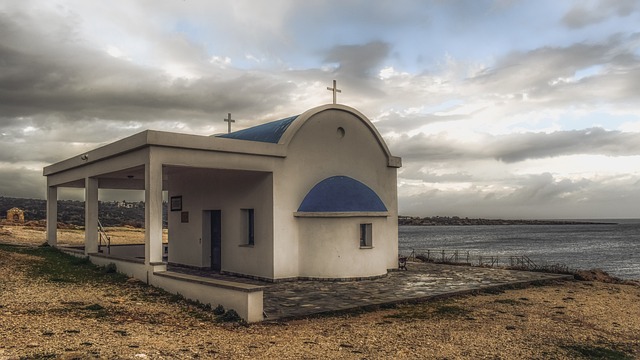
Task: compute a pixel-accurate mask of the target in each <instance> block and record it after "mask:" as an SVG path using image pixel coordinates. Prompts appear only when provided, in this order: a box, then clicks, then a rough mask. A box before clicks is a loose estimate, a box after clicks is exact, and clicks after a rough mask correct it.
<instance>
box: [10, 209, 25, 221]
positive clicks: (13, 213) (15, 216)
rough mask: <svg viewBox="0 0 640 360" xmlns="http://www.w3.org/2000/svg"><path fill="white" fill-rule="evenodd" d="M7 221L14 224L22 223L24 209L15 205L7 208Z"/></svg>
mask: <svg viewBox="0 0 640 360" xmlns="http://www.w3.org/2000/svg"><path fill="white" fill-rule="evenodd" d="M7 222H9V223H14V224H24V211H23V210H20V209H18V208H17V207H14V208H11V209H9V210H7Z"/></svg>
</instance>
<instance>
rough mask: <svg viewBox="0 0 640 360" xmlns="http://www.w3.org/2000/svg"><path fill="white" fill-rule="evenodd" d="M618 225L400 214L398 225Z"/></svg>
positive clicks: (611, 223)
mask: <svg viewBox="0 0 640 360" xmlns="http://www.w3.org/2000/svg"><path fill="white" fill-rule="evenodd" d="M587 224H588V225H617V223H615V222H595V221H577V220H505V219H480V218H478V219H470V218H466V217H465V218H461V217H458V216H451V217H449V216H432V217H413V216H398V225H403V226H404V225H409V226H474V225H587Z"/></svg>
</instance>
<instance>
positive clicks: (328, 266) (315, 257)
mask: <svg viewBox="0 0 640 360" xmlns="http://www.w3.org/2000/svg"><path fill="white" fill-rule="evenodd" d="M387 221H388V220H387V218H367V217H349V218H298V219H297V222H298V224H299V227H298V228H299V239H300V240H299V241H300V253H299V271H300V276H301V277H309V278H332V279H337V278H354V277H355V278H357V277H369V276H377V275H384V274H386V272H387V266H386V258H387V257H388V253H387V252H388V247H387V244H388V243H389V242H390V241H389V240H390V239H389V238H390V234H389V233H388V226H387ZM361 223H362V224H365V223H371V224H372V235H373V239H372V246H371V247H370V248H368V247H365V248H362V247H360V226H359V225H360V224H361Z"/></svg>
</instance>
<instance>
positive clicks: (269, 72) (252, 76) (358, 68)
mask: <svg viewBox="0 0 640 360" xmlns="http://www.w3.org/2000/svg"><path fill="white" fill-rule="evenodd" d="M638 24H640V1H634V0H631V1H625V0H610V1H609V0H601V1H597V0H594V1H588V0H580V1H569V0H567V1H557V0H549V1H547V0H530V1H508V0H502V1H500V0H496V1H482V0H468V1H421V0H416V1H410V0H393V1H375V0H353V1H349V0H337V1H295V2H294V1H280V0H269V1H257V0H256V1H237V0H234V1H194V0H165V1H156V0H153V1H152V0H146V1H145V0H139V1H125V0H121V1H117V0H116V1H87V0H76V1H73V0H50V1H30V0H20V1H3V2H0V195H2V196H15V197H35V198H44V194H45V180H44V177H43V176H42V168H43V167H44V166H46V165H48V164H51V163H54V162H57V161H60V160H63V159H66V158H69V157H72V156H76V155H77V154H80V153H82V152H84V151H87V150H89V149H92V148H95V147H97V146H100V145H102V144H105V143H109V142H112V141H114V140H116V139H119V138H123V137H126V136H129V135H132V134H135V133H137V132H140V131H143V130H145V129H155V130H165V131H175V132H181V133H192V134H202V135H209V134H214V133H221V132H225V131H226V123H224V122H223V121H222V119H223V118H224V117H225V116H226V114H227V113H228V112H231V113H232V114H233V117H234V118H235V119H237V120H238V122H237V123H236V124H235V129H241V128H244V127H248V126H252V125H256V124H259V123H263V122H266V121H270V120H276V119H280V118H284V117H287V116H289V115H295V114H298V113H301V112H303V111H305V110H307V109H309V108H311V107H314V106H317V105H321V104H324V103H328V102H331V93H330V92H329V91H327V90H326V87H327V86H329V85H331V81H332V80H333V79H336V80H337V81H338V86H339V88H341V89H342V91H343V92H342V94H339V97H338V102H340V103H344V104H347V105H350V106H353V107H355V108H357V109H359V110H360V111H361V112H363V113H364V114H366V115H367V116H368V117H369V118H370V119H371V120H372V121H373V122H374V123H375V125H376V126H377V127H378V129H379V131H380V132H381V134H382V135H383V137H384V138H385V139H386V141H387V143H388V145H389V147H390V148H391V151H392V152H393V153H394V155H398V156H401V157H402V158H403V164H404V166H403V168H402V169H400V172H399V179H398V186H399V187H398V194H399V204H400V213H401V214H405V215H421V216H435V215H442V216H444V215H449V216H451V215H458V216H468V217H494V218H495V217H502V218H621V217H624V218H640V205H639V204H640V27H639V26H638ZM70 196H72V195H70ZM106 200H110V199H106Z"/></svg>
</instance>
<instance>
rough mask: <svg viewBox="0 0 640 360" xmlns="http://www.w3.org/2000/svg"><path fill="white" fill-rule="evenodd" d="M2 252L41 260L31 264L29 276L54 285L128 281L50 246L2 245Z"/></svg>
mask: <svg viewBox="0 0 640 360" xmlns="http://www.w3.org/2000/svg"><path fill="white" fill-rule="evenodd" d="M0 250H4V251H8V252H13V253H18V254H26V255H32V256H36V257H38V258H40V261H34V262H32V263H31V264H30V265H31V266H30V268H29V275H31V276H34V277H39V278H44V279H46V280H48V281H50V282H54V283H73V284H78V283H80V284H82V283H95V282H101V283H105V282H107V283H118V282H123V281H125V280H126V279H127V277H126V276H125V275H122V274H118V273H116V272H113V271H110V270H111V268H110V267H98V266H95V265H93V264H91V262H90V261H89V259H87V258H84V257H82V258H79V257H75V256H71V255H68V254H65V253H63V252H61V251H59V250H57V249H55V248H52V247H49V246H40V247H26V246H15V245H4V244H0Z"/></svg>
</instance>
